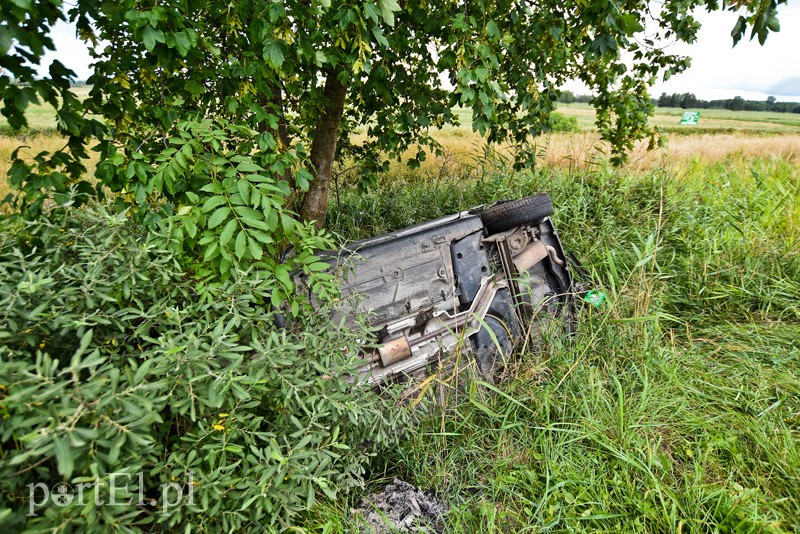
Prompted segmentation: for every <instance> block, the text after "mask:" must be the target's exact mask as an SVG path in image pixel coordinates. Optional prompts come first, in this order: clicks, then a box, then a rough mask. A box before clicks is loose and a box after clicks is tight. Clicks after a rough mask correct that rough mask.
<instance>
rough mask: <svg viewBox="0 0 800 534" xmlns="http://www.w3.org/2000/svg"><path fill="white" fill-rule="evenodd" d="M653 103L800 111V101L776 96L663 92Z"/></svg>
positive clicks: (662, 105) (749, 109)
mask: <svg viewBox="0 0 800 534" xmlns="http://www.w3.org/2000/svg"><path fill="white" fill-rule="evenodd" d="M653 103H654V104H655V105H657V106H658V107H662V108H684V109H686V108H699V109H729V110H731V111H774V112H777V113H800V102H778V101H777V99H776V98H775V97H774V96H769V97H767V99H766V100H745V99H744V98H742V97H741V96H735V97H733V98H728V99H722V100H700V99H699V98H697V97H696V96H695V95H694V94H693V93H673V94H671V95H668V94H667V93H661V96H660V97H658V100H653Z"/></svg>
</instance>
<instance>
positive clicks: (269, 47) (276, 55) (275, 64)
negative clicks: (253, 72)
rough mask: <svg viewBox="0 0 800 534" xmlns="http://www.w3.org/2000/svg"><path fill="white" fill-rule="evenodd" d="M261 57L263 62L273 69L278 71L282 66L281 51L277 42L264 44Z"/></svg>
mask: <svg viewBox="0 0 800 534" xmlns="http://www.w3.org/2000/svg"><path fill="white" fill-rule="evenodd" d="M263 56H264V60H265V61H267V62H268V63H269V64H270V65H271V66H272V68H274V69H280V68H281V65H283V59H284V58H283V49H282V47H281V44H280V43H279V42H278V41H272V42H270V43H269V44H265V45H264V53H263Z"/></svg>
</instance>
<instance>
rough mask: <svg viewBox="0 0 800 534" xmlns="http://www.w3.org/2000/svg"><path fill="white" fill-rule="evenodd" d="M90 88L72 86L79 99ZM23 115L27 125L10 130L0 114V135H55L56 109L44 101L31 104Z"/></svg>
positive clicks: (86, 93) (84, 96) (82, 97)
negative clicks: (20, 128)
mask: <svg viewBox="0 0 800 534" xmlns="http://www.w3.org/2000/svg"><path fill="white" fill-rule="evenodd" d="M90 90H91V87H88V86H82V87H73V88H72V92H73V93H75V94H76V95H77V96H78V98H81V99H84V98H86V97H87V96H89V91H90ZM25 117H26V118H27V119H28V127H27V128H25V129H23V131H12V130H11V128H10V127H9V125H8V121H7V120H6V118H5V117H4V116H2V115H0V136H9V137H10V136H14V137H19V136H31V135H37V134H50V135H57V131H56V110H55V109H54V108H53V106H51V105H50V104H47V103H45V102H39V103H38V104H31V105H30V106H28V109H27V110H26V111H25Z"/></svg>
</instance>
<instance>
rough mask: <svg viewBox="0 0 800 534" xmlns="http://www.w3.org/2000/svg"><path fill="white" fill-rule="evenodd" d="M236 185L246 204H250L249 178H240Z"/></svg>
mask: <svg viewBox="0 0 800 534" xmlns="http://www.w3.org/2000/svg"><path fill="white" fill-rule="evenodd" d="M236 187H237V188H238V189H239V194H240V195H241V196H242V201H243V202H244V203H245V204H250V182H248V181H247V180H239V181H238V182H236Z"/></svg>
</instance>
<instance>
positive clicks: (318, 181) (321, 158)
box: [300, 72, 347, 227]
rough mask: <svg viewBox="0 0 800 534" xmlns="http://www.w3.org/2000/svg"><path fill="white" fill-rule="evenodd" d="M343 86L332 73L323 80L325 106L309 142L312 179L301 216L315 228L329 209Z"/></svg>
mask: <svg viewBox="0 0 800 534" xmlns="http://www.w3.org/2000/svg"><path fill="white" fill-rule="evenodd" d="M346 95H347V87H345V86H344V85H343V84H342V83H341V82H340V81H339V80H338V78H337V77H336V73H335V72H330V73H329V74H328V79H327V80H325V109H324V111H323V112H322V115H321V116H320V118H319V122H318V123H317V129H316V133H315V134H314V141H313V143H312V144H311V165H312V167H313V168H312V169H311V173H312V174H313V175H314V179H313V180H312V181H311V184H309V187H308V192H307V193H306V196H305V199H304V200H303V209H302V210H301V211H300V216H301V218H302V219H303V220H304V221H316V222H317V226H318V227H323V226H325V217H326V214H327V210H328V190H329V189H330V183H331V172H332V171H333V160H334V158H335V156H336V141H337V140H338V138H339V124H340V123H341V121H342V113H344V100H345V96H346Z"/></svg>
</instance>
